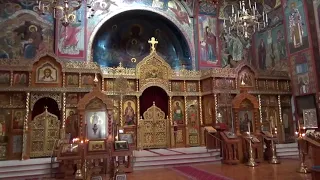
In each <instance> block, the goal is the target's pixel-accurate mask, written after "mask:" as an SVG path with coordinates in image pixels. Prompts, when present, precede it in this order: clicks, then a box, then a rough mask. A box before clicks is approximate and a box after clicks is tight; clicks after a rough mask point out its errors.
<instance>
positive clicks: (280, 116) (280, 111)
mask: <svg viewBox="0 0 320 180" xmlns="http://www.w3.org/2000/svg"><path fill="white" fill-rule="evenodd" d="M278 107H279V119H280V124H282V109H281V95H278ZM260 116H261V115H260Z"/></svg>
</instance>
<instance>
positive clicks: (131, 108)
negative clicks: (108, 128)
mask: <svg viewBox="0 0 320 180" xmlns="http://www.w3.org/2000/svg"><path fill="white" fill-rule="evenodd" d="M123 109H124V114H123V117H124V122H125V125H127V126H130V125H135V119H136V113H135V109H136V105H135V103H134V102H133V101H131V100H128V101H126V102H125V103H124V105H123Z"/></svg>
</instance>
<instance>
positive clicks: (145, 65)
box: [136, 52, 172, 94]
mask: <svg viewBox="0 0 320 180" xmlns="http://www.w3.org/2000/svg"><path fill="white" fill-rule="evenodd" d="M136 72H137V73H136V76H137V79H139V86H140V89H146V87H150V86H154V85H157V86H159V85H160V84H161V85H162V87H161V88H163V89H164V90H165V91H166V92H167V94H168V89H169V80H170V79H171V77H172V69H171V66H170V65H169V64H168V63H167V62H166V61H165V60H164V59H163V58H161V57H160V56H159V55H158V54H157V53H156V52H152V53H150V55H148V56H147V57H145V58H144V59H143V60H142V61H141V62H139V63H138V64H137V67H136Z"/></svg>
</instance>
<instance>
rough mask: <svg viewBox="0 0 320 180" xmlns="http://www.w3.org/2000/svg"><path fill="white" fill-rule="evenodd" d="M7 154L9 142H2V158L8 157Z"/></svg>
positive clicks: (0, 151) (0, 155) (0, 153)
mask: <svg viewBox="0 0 320 180" xmlns="http://www.w3.org/2000/svg"><path fill="white" fill-rule="evenodd" d="M6 156H7V144H6V143H0V160H2V159H6Z"/></svg>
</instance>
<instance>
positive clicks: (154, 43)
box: [148, 37, 159, 53]
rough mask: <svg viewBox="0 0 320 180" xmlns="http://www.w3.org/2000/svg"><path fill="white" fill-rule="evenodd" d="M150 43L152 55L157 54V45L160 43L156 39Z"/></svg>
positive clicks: (152, 39)
mask: <svg viewBox="0 0 320 180" xmlns="http://www.w3.org/2000/svg"><path fill="white" fill-rule="evenodd" d="M148 43H149V44H150V51H151V53H153V52H155V51H156V47H155V45H156V44H158V43H159V42H158V41H157V40H156V38H154V37H152V38H151V39H150V40H149V41H148Z"/></svg>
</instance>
